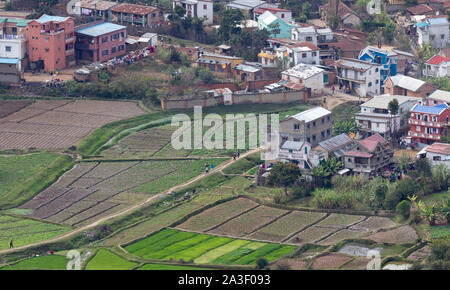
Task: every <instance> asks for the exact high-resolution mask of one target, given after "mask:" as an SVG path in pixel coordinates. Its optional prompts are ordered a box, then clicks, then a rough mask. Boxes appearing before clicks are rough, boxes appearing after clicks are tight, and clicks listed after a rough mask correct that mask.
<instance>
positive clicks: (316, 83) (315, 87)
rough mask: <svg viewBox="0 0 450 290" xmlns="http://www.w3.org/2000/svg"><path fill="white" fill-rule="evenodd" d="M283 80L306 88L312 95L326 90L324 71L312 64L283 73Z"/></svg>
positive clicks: (302, 64) (299, 66)
mask: <svg viewBox="0 0 450 290" xmlns="http://www.w3.org/2000/svg"><path fill="white" fill-rule="evenodd" d="M281 78H282V79H283V80H284V81H287V82H289V83H292V84H294V85H295V84H296V85H300V86H304V87H305V88H306V89H307V90H310V91H311V92H312V93H314V94H317V93H321V92H322V89H323V88H324V70H323V69H321V68H319V67H317V66H314V65H310V64H304V63H300V64H298V65H296V66H294V67H292V68H290V69H288V70H285V71H283V72H281Z"/></svg>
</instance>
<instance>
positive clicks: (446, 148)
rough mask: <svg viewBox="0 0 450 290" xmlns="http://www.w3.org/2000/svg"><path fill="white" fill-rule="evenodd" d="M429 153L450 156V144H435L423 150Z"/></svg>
mask: <svg viewBox="0 0 450 290" xmlns="http://www.w3.org/2000/svg"><path fill="white" fill-rule="evenodd" d="M423 150H424V151H427V152H434V153H438V154H444V155H450V144H444V143H433V144H431V145H430V146H427V147H425V148H424V149H423Z"/></svg>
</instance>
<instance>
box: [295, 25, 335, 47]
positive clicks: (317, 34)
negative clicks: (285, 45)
mask: <svg viewBox="0 0 450 290" xmlns="http://www.w3.org/2000/svg"><path fill="white" fill-rule="evenodd" d="M291 39H292V40H299V41H302V42H312V43H313V44H314V45H317V43H326V42H330V41H332V40H333V39H334V35H333V31H331V29H329V28H319V29H316V28H314V26H307V27H294V28H292V29H291Z"/></svg>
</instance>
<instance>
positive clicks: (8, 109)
mask: <svg viewBox="0 0 450 290" xmlns="http://www.w3.org/2000/svg"><path fill="white" fill-rule="evenodd" d="M31 103H32V102H31V101H23V100H18V101H0V118H3V117H6V116H8V115H10V114H12V113H15V112H17V111H19V110H21V109H23V108H25V107H26V106H29V105H30V104H31Z"/></svg>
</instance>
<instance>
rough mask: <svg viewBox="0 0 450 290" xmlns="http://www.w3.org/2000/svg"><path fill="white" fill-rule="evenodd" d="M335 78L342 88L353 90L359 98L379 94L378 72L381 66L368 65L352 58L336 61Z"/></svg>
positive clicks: (379, 77)
mask: <svg viewBox="0 0 450 290" xmlns="http://www.w3.org/2000/svg"><path fill="white" fill-rule="evenodd" d="M336 68H337V77H338V79H339V81H340V82H342V84H343V85H344V87H346V88H349V89H351V90H354V91H355V92H356V94H358V95H359V96H361V97H366V96H367V95H378V94H379V93H380V92H381V76H380V70H381V68H382V64H376V63H369V62H366V61H362V60H357V59H352V58H341V59H340V60H338V61H336Z"/></svg>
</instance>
